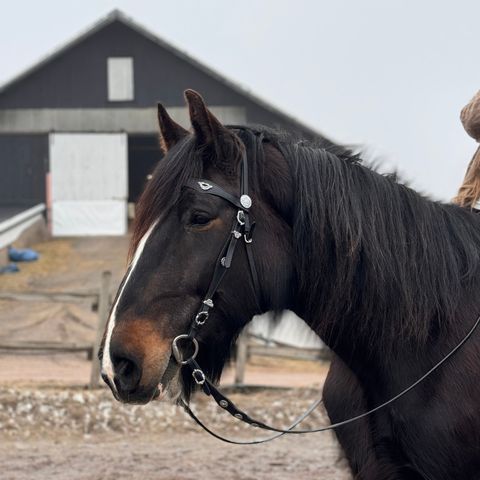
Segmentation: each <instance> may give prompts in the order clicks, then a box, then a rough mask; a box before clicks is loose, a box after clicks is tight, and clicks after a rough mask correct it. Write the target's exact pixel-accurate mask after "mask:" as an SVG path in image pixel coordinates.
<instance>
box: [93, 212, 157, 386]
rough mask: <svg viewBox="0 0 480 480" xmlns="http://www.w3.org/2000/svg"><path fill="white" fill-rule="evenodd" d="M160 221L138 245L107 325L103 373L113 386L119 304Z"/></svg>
mask: <svg viewBox="0 0 480 480" xmlns="http://www.w3.org/2000/svg"><path fill="white" fill-rule="evenodd" d="M157 223H158V221H157V222H155V223H154V224H153V225H152V226H151V227H150V228H149V229H148V231H147V233H145V235H144V236H143V237H142V239H141V240H140V242H139V243H138V247H137V249H136V250H135V255H134V256H133V260H132V262H131V263H130V269H129V271H128V274H127V278H126V279H125V281H124V282H123V285H122V289H121V290H120V292H119V294H118V296H117V300H116V301H115V305H114V306H113V308H112V313H111V314H110V318H109V319H108V323H107V334H106V336H105V345H104V346H103V358H102V373H104V374H106V375H107V376H108V379H109V380H110V382H111V384H112V385H114V383H113V375H114V373H113V364H112V359H111V357H110V342H111V340H112V333H113V329H114V328H115V320H116V316H117V308H118V304H119V303H120V299H121V298H122V294H123V292H124V290H125V287H126V286H127V283H128V281H129V280H130V277H131V276H132V273H133V271H134V270H135V267H136V266H137V264H138V261H139V260H140V257H141V256H142V253H143V249H144V248H145V244H146V243H147V240H148V238H149V237H150V235H151V234H152V232H153V229H154V228H155V226H156V225H157Z"/></svg>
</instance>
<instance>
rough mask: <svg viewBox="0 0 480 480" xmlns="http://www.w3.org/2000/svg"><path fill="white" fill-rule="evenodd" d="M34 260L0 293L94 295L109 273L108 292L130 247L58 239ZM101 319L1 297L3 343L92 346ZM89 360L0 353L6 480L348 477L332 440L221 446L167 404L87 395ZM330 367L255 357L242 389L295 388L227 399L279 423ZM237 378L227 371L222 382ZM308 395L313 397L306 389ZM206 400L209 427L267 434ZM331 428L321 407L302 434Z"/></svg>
mask: <svg viewBox="0 0 480 480" xmlns="http://www.w3.org/2000/svg"><path fill="white" fill-rule="evenodd" d="M35 248H36V249H37V250H38V251H39V253H40V255H41V258H40V261H38V262H36V263H32V264H22V265H21V271H20V273H18V274H14V275H8V276H7V275H3V276H0V292H2V293H5V292H12V293H14V292H17V293H25V292H90V291H95V290H98V287H99V284H100V272H101V271H102V270H106V269H108V270H111V271H112V274H113V281H112V283H113V288H114V289H115V288H116V286H117V285H118V283H119V282H120V280H121V277H122V275H123V271H124V268H125V258H126V250H127V248H128V238H81V239H56V240H52V241H49V242H45V243H42V244H39V245H36V246H35ZM96 324H97V314H96V313H95V312H93V311H92V309H91V305H90V303H89V301H85V302H82V301H80V302H70V303H68V302H61V303H60V302H57V303H47V302H39V301H34V302H32V301H18V300H0V343H1V341H5V340H7V341H13V340H49V341H67V342H92V341H93V340H94V338H95V333H96ZM90 366H91V364H90V362H89V361H87V359H86V358H85V355H84V354H69V355H65V354H56V355H25V354H22V355H17V354H16V355H12V354H6V353H0V479H1V480H47V479H48V480H56V479H58V480H83V479H85V480H87V479H88V480H96V479H99V480H100V479H102V480H109V479H122V478H125V479H127V478H128V479H129V480H135V479H141V480H144V478H151V479H160V480H167V479H168V480H170V479H172V480H173V479H178V480H183V479H185V480H186V479H193V478H195V479H197V478H201V477H202V476H204V477H206V476H208V478H210V479H222V480H227V479H260V480H262V479H272V478H275V479H280V480H283V479H310V478H322V479H323V480H333V479H335V480H337V479H338V480H344V479H345V480H346V479H348V478H350V476H349V474H348V470H347V468H346V464H345V461H344V460H343V459H342V456H341V452H340V450H339V447H338V444H337V443H336V441H335V439H334V436H333V435H332V434H331V433H329V432H326V433H320V434H313V435H309V436H295V437H293V436H291V437H284V438H281V439H279V440H276V441H274V442H271V443H269V444H266V445H259V446H233V445H227V444H224V443H221V442H219V441H218V440H215V439H213V438H211V437H209V436H207V434H206V433H204V432H202V431H200V430H199V428H198V427H197V426H196V425H195V424H194V423H193V422H192V421H191V420H190V419H189V418H188V417H187V416H186V415H185V413H184V412H183V411H182V410H181V409H179V408H177V407H174V406H172V405H168V404H165V403H161V402H156V403H153V404H150V405H147V406H144V407H140V406H125V405H121V404H119V403H118V402H116V401H115V400H114V399H113V397H112V396H111V394H110V392H109V391H107V389H105V388H99V389H97V390H94V391H88V390H86V389H85V388H84V385H85V384H86V383H87V381H88V378H89V375H90ZM327 369H328V365H327V364H322V363H314V362H306V361H288V360H282V361H279V360H272V359H265V358H256V357H254V358H252V359H251V360H250V362H249V364H248V366H247V371H246V383H248V384H262V385H276V386H280V385H282V386H285V385H290V386H292V387H296V388H295V389H267V390H265V389H263V390H253V391H251V390H249V391H242V392H234V393H233V396H234V400H235V402H236V403H238V404H239V405H240V406H241V407H243V408H245V409H246V410H247V411H248V412H249V413H250V412H251V413H252V415H254V416H258V417H259V418H262V419H263V420H265V421H267V422H272V423H274V424H276V425H279V426H285V425H287V424H288V423H289V422H291V421H293V419H294V418H295V417H296V416H297V415H298V414H300V413H301V412H303V411H304V410H305V409H306V408H307V407H308V405H309V404H310V403H311V402H312V401H313V400H314V399H315V398H317V397H318V395H319V392H320V390H321V385H322V384H323V381H324V378H325V375H326V372H327ZM232 380H233V372H232V370H231V369H228V370H227V371H226V372H225V375H224V377H223V378H222V383H223V384H224V385H229V384H231V383H232ZM312 387H314V388H312ZM206 400H207V399H205V398H203V397H198V398H195V399H194V402H193V404H194V407H195V409H196V411H197V412H198V414H199V415H200V417H201V418H202V419H204V420H205V421H206V422H207V424H208V425H210V426H212V427H214V428H215V429H217V430H218V431H219V432H221V433H223V434H225V435H227V436H232V437H239V438H254V437H258V436H260V437H261V436H263V434H262V432H259V431H257V430H256V429H253V430H252V428H251V427H248V426H244V425H243V424H239V423H238V422H237V421H236V420H235V419H233V418H232V417H229V416H228V415H226V414H225V412H223V411H221V412H219V409H218V407H216V406H215V404H213V405H212V404H211V403H209V402H207V401H206ZM326 423H328V419H327V418H326V416H325V413H324V411H323V410H322V409H319V410H318V412H315V413H314V415H313V416H312V418H311V419H309V420H308V421H306V422H305V427H313V426H318V425H324V424H326Z"/></svg>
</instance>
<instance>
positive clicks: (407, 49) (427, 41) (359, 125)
mask: <svg viewBox="0 0 480 480" xmlns="http://www.w3.org/2000/svg"><path fill="white" fill-rule="evenodd" d="M0 6H1V12H2V20H3V21H2V28H1V29H0V58H1V59H2V61H1V69H0V83H4V82H6V81H7V80H9V79H10V78H11V77H13V76H15V75H17V74H18V73H20V72H21V71H22V70H23V69H25V68H26V67H29V66H30V65H32V64H33V63H35V62H36V61H37V60H38V59H39V58H41V57H43V56H44V55H46V54H47V53H48V52H49V51H51V50H52V49H54V48H56V47H57V46H59V45H61V44H63V43H64V42H65V41H66V40H69V39H71V38H73V37H75V36H76V35H77V34H78V33H80V32H81V31H82V30H84V29H85V28H87V27H89V26H90V25H91V24H92V23H94V22H95V21H97V20H98V19H99V18H100V17H102V16H104V15H106V14H107V13H108V12H109V11H110V10H112V9H114V8H119V9H121V10H122V11H123V12H124V13H126V14H127V15H130V16H131V17H133V19H134V20H136V21H137V22H139V23H140V24H143V25H144V26H145V27H147V28H148V29H150V30H152V31H153V32H154V33H156V34H157V35H159V36H160V37H163V38H164V39H165V40H167V41H170V42H171V43H173V44H174V45H175V46H177V47H179V48H180V49H182V50H185V51H186V52H188V53H189V54H191V55H193V56H194V57H196V58H197V59H199V60H201V61H203V62H204V63H206V64H207V65H209V66H211V67H213V68H214V69H216V70H218V71H219V72H220V73H222V74H224V75H226V76H227V77H229V78H230V79H232V80H234V81H235V82H237V83H239V84H240V85H241V86H243V87H244V88H247V89H249V90H251V91H252V92H253V93H255V94H256V95H258V96H260V97H262V98H264V99H265V100H267V101H269V102H270V103H272V104H274V105H276V106H277V107H279V108H281V109H283V110H285V111H286V112H288V113H289V114H291V115H293V116H295V117H297V118H299V119H300V120H302V121H303V122H305V123H307V124H309V125H311V126H312V127H314V128H316V129H317V130H319V131H321V132H323V133H325V134H326V135H328V136H330V137H331V138H333V139H335V140H338V141H341V142H346V143H355V144H363V145H364V146H366V147H368V152H370V154H371V155H375V156H376V157H379V158H380V159H382V160H383V161H384V163H385V166H386V168H391V166H392V165H394V166H395V167H396V168H397V169H399V170H400V172H401V173H402V174H403V176H404V178H405V179H407V180H409V181H411V182H412V183H413V184H414V185H415V186H416V187H417V188H419V189H420V190H422V191H424V192H427V193H430V194H432V195H433V196H434V197H436V198H444V199H448V198H449V197H451V196H453V195H454V194H455V191H456V189H457V188H458V186H459V185H460V182H461V180H462V178H463V174H464V172H465V168H466V165H467V163H468V161H469V159H470V157H471V155H472V154H473V152H474V150H475V147H476V146H475V142H474V141H473V140H472V139H470V138H469V137H468V136H467V134H466V133H465V132H464V131H463V129H462V127H461V124H460V122H459V112H460V110H461V108H462V107H463V105H464V104H465V103H466V102H467V101H468V100H469V99H470V98H471V97H472V96H473V94H474V93H475V92H476V90H477V89H480V58H479V50H478V45H479V43H480V39H479V36H480V23H479V19H480V1H478V0H456V1H455V2H454V1H450V0H361V1H358V0H335V1H333V0H329V1H324V0H317V1H314V0H310V1H307V0H257V1H254V0H242V1H240V2H239V1H226V0H202V1H197V0H171V1H164V0H144V1H141V0H134V1H130V0H125V1H107V0H103V1H102V0H82V1H81V2H65V1H64V0H62V1H59V0H58V1H57V0H43V1H42V2H38V1H33V0H30V1H24V2H12V1H11V0H0Z"/></svg>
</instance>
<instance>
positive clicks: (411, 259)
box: [284, 148, 480, 351]
mask: <svg viewBox="0 0 480 480" xmlns="http://www.w3.org/2000/svg"><path fill="white" fill-rule="evenodd" d="M287 155H289V156H290V158H288V156H287ZM284 156H285V157H286V158H287V160H288V162H289V164H290V166H291V170H292V172H293V176H294V187H295V188H294V199H293V202H294V206H293V210H294V214H293V237H294V249H295V263H296V271H297V277H298V285H299V291H298V295H297V299H296V302H295V307H294V309H295V310H296V311H297V313H298V314H299V315H300V316H301V317H302V318H304V320H305V321H307V323H308V324H309V325H310V326H311V327H312V328H313V329H314V330H315V331H316V332H317V333H318V334H319V335H320V336H321V337H322V338H323V339H324V340H325V341H326V343H327V344H329V345H330V346H331V347H332V348H333V349H334V350H335V349H336V348H337V349H344V350H345V349H346V350H350V351H351V350H352V346H353V344H355V345H356V346H358V348H359V350H362V349H367V350H371V351H384V350H385V349H387V348H393V347H394V346H398V345H399V344H401V343H402V342H406V343H408V344H409V345H414V346H415V348H417V347H418V346H420V345H424V344H425V343H426V341H427V339H429V338H431V336H432V335H438V333H439V332H440V331H445V330H447V329H449V328H450V327H451V326H452V322H453V320H454V319H455V315H456V314H457V310H458V302H459V301H460V300H461V298H462V296H463V294H464V292H465V289H466V288H468V287H469V286H471V285H472V284H473V283H477V281H478V266H479V254H478V252H479V249H480V228H479V224H478V220H477V219H474V218H473V216H472V215H470V214H468V212H465V211H462V210H460V209H458V208H456V207H453V206H448V205H441V204H438V203H435V202H432V201H430V200H428V199H425V198H423V197H421V196H420V195H419V194H417V193H416V192H414V191H413V190H411V189H409V188H408V187H406V186H404V185H401V184H398V183H396V182H395V181H394V180H393V179H392V178H389V177H385V176H381V175H379V174H378V173H376V172H374V171H372V170H370V169H368V168H366V167H364V166H362V165H360V164H359V163H358V162H356V161H355V159H353V160H352V159H346V158H340V156H337V155H333V154H331V153H328V152H326V151H325V150H321V149H315V148H302V149H299V148H291V149H290V150H288V149H287V151H286V152H285V151H284Z"/></svg>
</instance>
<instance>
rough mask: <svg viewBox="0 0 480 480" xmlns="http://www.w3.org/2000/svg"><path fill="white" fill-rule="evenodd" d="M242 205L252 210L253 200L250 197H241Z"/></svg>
mask: <svg viewBox="0 0 480 480" xmlns="http://www.w3.org/2000/svg"><path fill="white" fill-rule="evenodd" d="M240 205H241V206H242V207H243V208H250V207H251V206H252V199H251V198H250V197H249V196H248V195H242V196H241V197H240Z"/></svg>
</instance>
